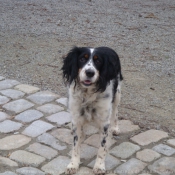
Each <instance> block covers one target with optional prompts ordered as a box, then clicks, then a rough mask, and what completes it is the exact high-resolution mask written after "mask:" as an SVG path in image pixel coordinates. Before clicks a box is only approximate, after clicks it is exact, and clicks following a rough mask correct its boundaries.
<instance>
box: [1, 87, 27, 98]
mask: <svg viewBox="0 0 175 175" xmlns="http://www.w3.org/2000/svg"><path fill="white" fill-rule="evenodd" d="M0 93H1V94H3V95H5V96H7V97H10V98H12V99H18V98H21V97H23V96H24V95H25V93H23V92H21V91H18V90H14V89H6V90H2V91H0Z"/></svg>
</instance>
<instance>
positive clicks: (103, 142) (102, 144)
mask: <svg viewBox="0 0 175 175" xmlns="http://www.w3.org/2000/svg"><path fill="white" fill-rule="evenodd" d="M105 143H106V138H103V140H102V142H101V146H102V147H104V145H105Z"/></svg>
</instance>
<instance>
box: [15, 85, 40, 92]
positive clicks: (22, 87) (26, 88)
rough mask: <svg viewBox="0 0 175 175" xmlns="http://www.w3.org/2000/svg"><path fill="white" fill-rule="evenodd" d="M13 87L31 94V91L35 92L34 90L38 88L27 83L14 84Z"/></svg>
mask: <svg viewBox="0 0 175 175" xmlns="http://www.w3.org/2000/svg"><path fill="white" fill-rule="evenodd" d="M15 89H17V90H20V91H22V92H24V93H26V94H32V93H35V92H37V91H39V90H40V89H39V88H37V87H34V86H30V85H27V84H20V85H17V86H15Z"/></svg>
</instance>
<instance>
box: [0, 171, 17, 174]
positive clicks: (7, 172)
mask: <svg viewBox="0 0 175 175" xmlns="http://www.w3.org/2000/svg"><path fill="white" fill-rule="evenodd" d="M0 175H17V174H16V173H14V172H11V171H6V172H4V173H0Z"/></svg>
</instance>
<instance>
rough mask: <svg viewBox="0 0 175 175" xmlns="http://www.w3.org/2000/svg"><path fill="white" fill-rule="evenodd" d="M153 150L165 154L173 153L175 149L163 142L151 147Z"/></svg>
mask: <svg viewBox="0 0 175 175" xmlns="http://www.w3.org/2000/svg"><path fill="white" fill-rule="evenodd" d="M153 150H154V151H156V152H158V153H161V154H164V155H166V156H172V155H173V154H175V149H174V148H172V147H170V146H168V145H165V144H159V145H156V146H154V147H153Z"/></svg>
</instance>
